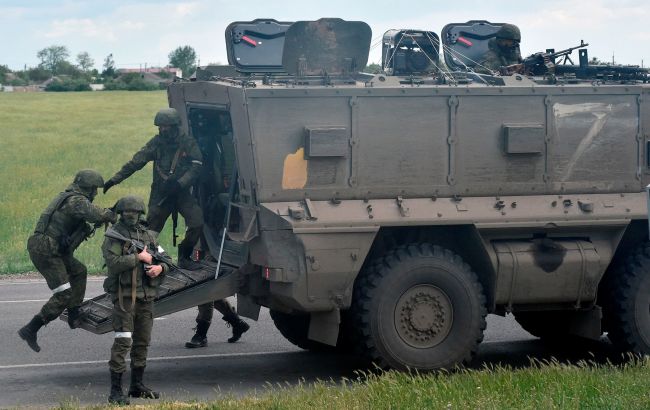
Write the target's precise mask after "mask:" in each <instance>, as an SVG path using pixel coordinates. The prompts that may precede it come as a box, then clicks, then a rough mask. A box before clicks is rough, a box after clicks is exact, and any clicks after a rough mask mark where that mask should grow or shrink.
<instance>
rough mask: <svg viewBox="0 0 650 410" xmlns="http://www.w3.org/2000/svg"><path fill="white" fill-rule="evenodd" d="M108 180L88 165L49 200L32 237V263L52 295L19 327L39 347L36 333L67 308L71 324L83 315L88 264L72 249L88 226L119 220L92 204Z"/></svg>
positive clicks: (88, 231)
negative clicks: (78, 258) (81, 307)
mask: <svg viewBox="0 0 650 410" xmlns="http://www.w3.org/2000/svg"><path fill="white" fill-rule="evenodd" d="M103 185H104V179H103V178H102V176H101V175H100V174H99V172H97V171H94V170H92V169H83V170H81V171H79V172H77V175H75V178H74V181H73V182H72V184H71V185H70V186H68V188H66V190H65V191H64V192H61V193H59V195H57V196H56V198H54V200H52V202H50V204H49V205H48V207H47V208H46V209H45V211H44V212H43V213H42V214H41V217H40V218H39V220H38V223H37V224H36V229H35V230H34V233H33V234H32V235H31V236H30V237H29V239H28V240H27V251H28V252H29V258H30V259H31V260H32V263H33V264H34V266H35V267H36V269H38V271H39V272H40V273H41V275H43V277H44V278H45V280H46V281H47V286H49V288H50V289H51V290H52V293H53V294H52V297H50V299H49V300H48V301H47V303H46V304H45V305H43V307H42V308H41V311H40V313H38V314H37V315H36V316H34V317H33V318H32V320H31V321H30V322H29V323H28V324H27V325H25V326H23V327H22V328H21V329H20V330H19V331H18V335H19V336H20V337H21V338H22V339H23V340H24V341H26V342H27V344H28V345H29V347H30V348H32V350H34V351H35V352H40V350H41V348H40V346H39V345H38V343H37V337H36V335H37V333H38V331H39V329H40V328H41V327H43V326H44V325H46V324H47V323H49V322H51V321H52V320H54V319H56V318H57V317H58V316H59V315H60V314H61V313H63V310H64V309H66V308H67V309H68V325H69V326H70V328H71V329H74V328H76V327H77V326H78V325H79V323H80V322H81V320H82V314H81V311H80V308H79V306H80V305H81V303H82V302H83V298H84V295H85V293H86V276H87V270H86V266H85V265H84V264H83V263H81V262H80V261H79V260H77V259H76V258H75V257H74V255H73V253H74V251H75V249H76V248H77V247H78V246H79V245H80V244H81V242H83V241H84V240H85V239H87V238H88V237H89V236H90V235H91V234H92V232H93V231H94V227H93V226H91V225H89V224H88V223H91V224H96V225H100V224H102V223H108V222H115V214H114V213H113V212H112V211H111V210H109V209H104V208H100V207H98V206H96V205H93V204H92V201H93V200H94V199H95V196H97V188H98V187H101V186H103Z"/></svg>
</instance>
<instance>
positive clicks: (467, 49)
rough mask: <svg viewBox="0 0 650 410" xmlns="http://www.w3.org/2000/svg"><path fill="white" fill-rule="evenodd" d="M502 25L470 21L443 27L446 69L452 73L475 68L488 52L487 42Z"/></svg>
mask: <svg viewBox="0 0 650 410" xmlns="http://www.w3.org/2000/svg"><path fill="white" fill-rule="evenodd" d="M503 24H505V23H490V22H489V21H485V20H470V21H468V22H467V23H451V24H447V25H446V26H445V27H443V29H442V34H441V39H442V44H443V48H444V50H445V52H444V56H445V63H447V67H449V68H450V69H451V70H454V71H465V70H466V69H467V67H474V66H476V64H477V63H479V62H480V60H481V57H482V56H483V54H485V53H486V52H487V51H488V41H490V39H491V38H492V37H494V35H495V34H496V32H497V31H499V29H500V28H501V26H502V25H503Z"/></svg>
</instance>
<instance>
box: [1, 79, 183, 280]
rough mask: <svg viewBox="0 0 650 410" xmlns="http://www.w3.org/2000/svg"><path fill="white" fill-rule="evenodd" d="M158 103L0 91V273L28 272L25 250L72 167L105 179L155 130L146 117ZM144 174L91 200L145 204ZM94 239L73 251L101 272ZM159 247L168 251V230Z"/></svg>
mask: <svg viewBox="0 0 650 410" xmlns="http://www.w3.org/2000/svg"><path fill="white" fill-rule="evenodd" d="M166 106H167V95H166V93H165V92H164V91H155V92H126V91H125V92H117V91H116V92H82V93H0V142H1V149H0V175H1V176H2V178H1V179H0V192H1V193H2V194H1V195H0V273H19V272H28V271H33V270H34V267H33V266H32V264H31V262H30V260H29V257H28V255H27V251H26V249H25V246H26V242H27V238H28V237H29V235H30V234H31V233H32V231H33V230H34V226H35V225H36V221H37V219H38V217H39V215H40V213H41V212H42V211H43V210H44V209H45V207H46V206H47V205H48V203H49V202H50V201H51V200H52V198H54V196H55V195H56V194H57V193H58V192H60V191H63V190H64V189H65V188H66V187H67V186H68V184H69V183H70V182H72V179H73V177H74V174H75V172H76V171H77V170H79V169H82V168H94V169H96V170H98V171H99V172H101V173H102V175H103V176H104V179H108V178H109V177H111V176H112V175H113V174H114V173H115V172H116V171H117V170H118V169H119V168H120V167H121V166H122V165H123V164H124V163H125V162H126V161H128V160H129V159H130V158H131V156H132V155H133V154H134V153H135V152H136V150H138V149H139V148H140V147H141V146H142V145H144V144H145V143H146V142H147V141H148V140H149V139H150V138H151V137H152V136H153V135H154V134H155V133H156V131H157V130H156V127H154V125H153V117H154V115H155V113H156V111H157V110H158V109H160V108H163V107H166ZM151 172H152V171H151V164H149V165H148V166H147V167H145V168H144V169H142V170H141V171H139V172H137V173H136V174H134V175H133V176H132V177H131V178H129V179H127V180H126V181H124V182H123V183H122V184H120V185H118V186H116V187H114V188H113V189H112V190H111V191H109V192H108V194H107V195H102V194H101V191H100V194H99V195H98V196H97V198H96V199H95V203H96V204H98V205H100V206H105V207H106V206H112V205H113V204H114V203H115V201H116V200H117V199H118V198H120V197H121V196H123V195H126V194H137V195H141V196H142V197H143V198H144V199H145V201H146V200H147V199H148V195H149V186H150V184H151ZM181 220H182V218H179V221H181ZM168 225H171V222H169V224H168ZM179 228H180V229H179V232H180V233H182V232H183V229H184V228H182V227H179ZM101 240H102V234H101V232H98V233H97V234H96V235H95V237H93V238H91V239H90V240H89V241H87V242H85V243H84V244H82V245H81V247H80V248H79V249H78V250H77V252H76V253H75V255H76V256H77V258H78V259H80V260H81V261H82V262H84V263H85V264H86V265H87V266H88V268H89V271H90V272H98V271H100V270H101V267H102V264H103V261H102V257H101V252H100V245H101ZM161 242H162V245H163V247H165V249H168V250H169V249H170V248H171V246H170V244H171V226H166V227H165V230H164V231H163V233H162V235H161ZM170 253H172V255H173V256H175V255H176V253H175V251H172V252H170Z"/></svg>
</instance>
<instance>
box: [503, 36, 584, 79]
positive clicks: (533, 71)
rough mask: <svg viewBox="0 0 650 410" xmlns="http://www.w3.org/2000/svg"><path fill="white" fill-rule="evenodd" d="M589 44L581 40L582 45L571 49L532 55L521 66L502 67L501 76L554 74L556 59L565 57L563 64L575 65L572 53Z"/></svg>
mask: <svg viewBox="0 0 650 410" xmlns="http://www.w3.org/2000/svg"><path fill="white" fill-rule="evenodd" d="M588 45H589V43H585V42H584V41H583V40H580V44H579V45H577V46H575V47H569V48H567V49H565V50H561V51H552V50H547V51H546V52H539V53H535V54H532V55H530V56H528V57H526V58H525V59H524V61H523V62H521V63H519V64H512V65H509V66H506V67H501V69H500V70H499V71H500V73H501V75H510V74H514V73H519V74H525V75H544V74H548V73H550V74H553V73H555V68H556V63H555V59H557V58H561V57H564V60H563V61H562V64H563V65H564V64H566V62H567V61H569V62H570V63H571V64H572V65H573V61H572V60H571V57H569V56H570V55H571V53H573V50H578V49H581V48H584V47H587V46H588Z"/></svg>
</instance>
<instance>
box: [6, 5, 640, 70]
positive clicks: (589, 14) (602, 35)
mask: <svg viewBox="0 0 650 410" xmlns="http://www.w3.org/2000/svg"><path fill="white" fill-rule="evenodd" d="M648 5H649V4H648V0H617V1H613V0H607V1H605V0H549V1H535V2H528V1H517V2H515V1H505V0H490V1H485V0H483V1H474V0H463V1H446V2H440V1H420V0H410V1H397V0H393V1H384V0H376V1H363V0H358V1H352V0H347V1H343V0H321V1H318V2H309V1H307V0H290V1H281V0H275V1H272V0H266V1H259V0H242V1H232V0H229V1H223V0H194V1H192V0H188V1H183V0H178V1H165V0H159V1H153V0H134V1H123V0H100V1H89V0H86V1H82V0H63V1H56V0H0V39H2V40H0V64H4V65H7V66H9V68H10V69H13V70H18V69H23V68H24V67H25V66H27V67H33V66H36V65H38V63H39V60H38V59H37V57H36V53H37V52H38V50H41V49H43V48H45V47H48V46H50V45H64V46H66V47H67V48H68V50H69V51H70V56H71V58H70V60H71V61H72V62H74V59H75V56H76V55H77V54H78V53H80V52H82V51H86V52H88V53H90V56H91V57H92V58H93V59H94V61H95V66H96V68H98V69H100V70H101V66H102V63H103V60H104V58H105V57H106V56H107V55H108V54H111V53H112V54H113V58H114V60H115V64H116V66H117V67H118V68H138V67H143V66H145V64H146V65H147V66H148V67H151V66H165V65H167V64H168V60H169V59H168V55H169V53H170V52H171V51H172V50H173V49H175V48H177V47H179V46H184V45H189V46H192V47H193V48H194V49H195V50H196V52H197V54H198V56H199V59H200V64H201V65H206V64H208V63H213V64H214V63H220V64H226V63H227V54H226V48H225V41H224V31H225V29H226V27H227V26H228V24H230V23H231V22H234V21H251V20H254V19H256V18H273V19H275V20H278V21H289V22H290V21H299V20H317V19H319V18H321V17H340V18H342V19H344V20H361V21H365V22H366V23H368V24H369V25H370V27H371V28H372V36H373V41H372V43H373V45H374V46H373V47H371V52H370V58H369V62H377V63H379V62H380V61H381V47H380V46H377V45H378V44H380V40H381V36H382V34H383V33H384V32H385V31H386V30H389V29H403V28H410V29H419V30H429V31H434V32H436V33H438V34H440V32H441V31H442V28H443V27H444V26H445V25H446V24H448V23H462V22H466V21H469V20H488V21H491V22H498V23H503V22H508V23H513V24H516V25H517V26H519V28H520V29H521V33H522V44H521V51H522V55H524V56H526V55H529V54H532V53H533V52H536V51H543V50H546V49H547V48H555V49H556V50H560V49H565V48H568V47H571V46H574V45H577V44H579V43H580V40H584V41H585V42H587V43H589V44H590V46H589V56H590V57H598V58H599V59H601V60H603V61H611V60H612V55H614V58H615V61H616V62H617V63H621V64H637V65H641V64H642V62H643V64H644V66H646V67H647V66H649V65H650V23H648V22H650V7H648ZM574 55H575V59H574V61H576V62H577V53H574Z"/></svg>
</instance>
